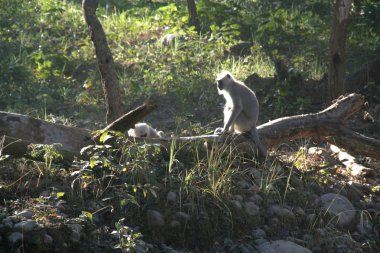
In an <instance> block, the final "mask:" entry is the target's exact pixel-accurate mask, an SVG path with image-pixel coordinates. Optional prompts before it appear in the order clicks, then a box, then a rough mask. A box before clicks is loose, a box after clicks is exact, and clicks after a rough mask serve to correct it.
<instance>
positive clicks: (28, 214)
mask: <svg viewBox="0 0 380 253" xmlns="http://www.w3.org/2000/svg"><path fill="white" fill-rule="evenodd" d="M16 215H17V216H21V217H24V218H26V219H31V218H33V216H34V215H35V213H34V212H33V210H30V209H25V210H23V211H21V212H19V213H17V214H16Z"/></svg>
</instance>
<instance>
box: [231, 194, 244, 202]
mask: <svg viewBox="0 0 380 253" xmlns="http://www.w3.org/2000/svg"><path fill="white" fill-rule="evenodd" d="M231 199H232V200H237V201H240V202H242V201H243V196H241V195H239V194H235V195H233V196H232V197H231Z"/></svg>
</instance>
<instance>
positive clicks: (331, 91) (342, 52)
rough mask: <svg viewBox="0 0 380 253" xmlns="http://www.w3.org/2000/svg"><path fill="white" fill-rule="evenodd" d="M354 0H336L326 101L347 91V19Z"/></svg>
mask: <svg viewBox="0 0 380 253" xmlns="http://www.w3.org/2000/svg"><path fill="white" fill-rule="evenodd" d="M351 2H352V0H336V3H335V10H334V20H333V26H332V30H331V36H330V46H329V74H328V78H329V80H328V86H327V91H326V98H327V101H326V102H330V101H331V100H333V99H334V98H336V97H339V96H340V95H342V94H344V92H345V78H346V37H347V20H348V16H349V11H350V8H351Z"/></svg>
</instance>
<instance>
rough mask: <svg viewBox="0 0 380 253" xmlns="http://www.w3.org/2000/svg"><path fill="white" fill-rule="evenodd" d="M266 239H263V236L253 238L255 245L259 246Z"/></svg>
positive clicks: (265, 241)
mask: <svg viewBox="0 0 380 253" xmlns="http://www.w3.org/2000/svg"><path fill="white" fill-rule="evenodd" d="M267 242H268V241H267V240H265V239H263V238H258V239H255V240H254V243H255V244H256V246H260V245H262V244H264V243H267Z"/></svg>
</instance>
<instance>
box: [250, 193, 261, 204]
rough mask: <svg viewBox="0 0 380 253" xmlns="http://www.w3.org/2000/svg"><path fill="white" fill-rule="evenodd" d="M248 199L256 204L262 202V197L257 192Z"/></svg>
mask: <svg viewBox="0 0 380 253" xmlns="http://www.w3.org/2000/svg"><path fill="white" fill-rule="evenodd" d="M248 200H250V201H252V202H254V203H255V204H256V205H261V204H262V203H263V198H262V197H261V196H260V195H259V194H254V195H253V196H251V197H249V199H248Z"/></svg>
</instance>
